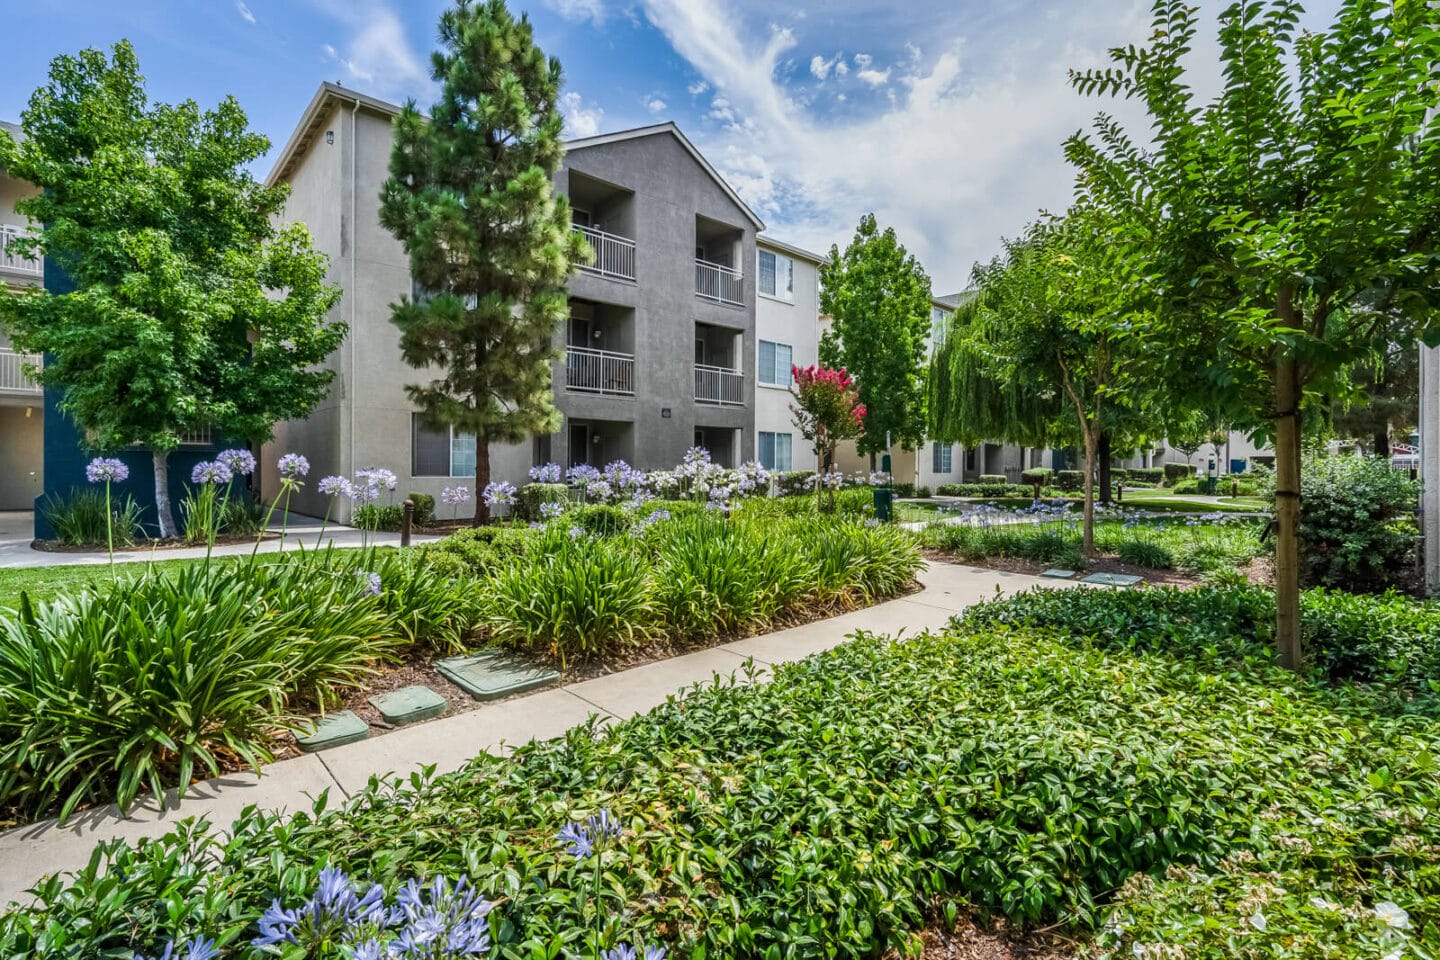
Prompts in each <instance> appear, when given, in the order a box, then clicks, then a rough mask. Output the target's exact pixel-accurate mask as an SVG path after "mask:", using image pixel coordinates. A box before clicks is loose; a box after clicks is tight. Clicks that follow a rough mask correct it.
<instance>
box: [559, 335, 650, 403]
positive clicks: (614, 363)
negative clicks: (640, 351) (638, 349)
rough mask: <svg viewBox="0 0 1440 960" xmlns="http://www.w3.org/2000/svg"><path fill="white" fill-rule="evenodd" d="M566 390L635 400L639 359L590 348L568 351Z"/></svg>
mask: <svg viewBox="0 0 1440 960" xmlns="http://www.w3.org/2000/svg"><path fill="white" fill-rule="evenodd" d="M565 389H567V390H574V391H577V392H579V393H599V394H604V395H606V396H611V397H633V396H635V355H634V354H630V353H616V352H615V351H613V350H595V349H593V348H590V347H566V348H565Z"/></svg>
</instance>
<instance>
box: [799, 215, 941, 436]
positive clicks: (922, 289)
mask: <svg viewBox="0 0 1440 960" xmlns="http://www.w3.org/2000/svg"><path fill="white" fill-rule="evenodd" d="M930 301H931V297H930V278H929V277H928V276H926V274H925V271H924V269H923V268H921V266H920V263H919V261H917V260H916V259H915V258H914V257H913V256H911V255H910V254H909V253H907V252H906V251H905V248H904V246H902V245H901V243H900V240H899V239H898V238H897V237H896V236H895V231H894V230H893V229H891V228H890V227H886V228H885V229H884V230H883V231H882V230H881V229H880V228H879V226H878V225H877V224H876V223H875V215H874V214H873V213H867V214H865V216H864V217H862V218H861V219H860V225H859V226H858V227H857V228H856V229H855V237H854V239H852V240H851V241H850V245H849V246H848V247H846V248H845V252H844V253H843V254H842V253H841V252H840V248H839V247H831V248H830V260H829V262H828V263H825V264H824V265H822V266H821V267H820V311H821V312H822V313H824V314H826V315H827V316H829V317H830V318H831V319H832V321H833V322H832V324H831V326H830V329H829V330H827V331H826V332H825V336H824V337H823V338H821V341H820V362H821V363H823V364H825V365H826V366H828V367H836V368H843V369H845V370H846V371H847V372H848V373H849V374H850V375H851V376H852V377H854V378H855V382H856V383H857V384H858V385H859V389H860V402H861V403H863V404H864V405H865V409H866V410H867V411H868V413H867V414H866V416H865V432H864V433H862V434H861V435H860V438H859V440H858V441H857V443H856V446H857V447H858V448H859V450H860V452H861V453H868V454H870V456H871V460H872V461H873V460H874V457H875V454H876V453H878V452H879V451H882V450H884V449H885V448H886V438H887V436H888V437H889V439H890V441H891V442H893V443H899V444H900V445H901V446H902V447H904V448H905V449H906V450H913V449H915V447H916V446H918V445H919V444H920V443H923V442H924V440H925V393H926V391H925V337H926V334H928V333H929V331H930V306H931V303H930Z"/></svg>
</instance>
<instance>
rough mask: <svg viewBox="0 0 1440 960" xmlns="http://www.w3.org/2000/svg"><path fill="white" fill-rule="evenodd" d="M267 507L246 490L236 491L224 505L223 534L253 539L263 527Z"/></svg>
mask: <svg viewBox="0 0 1440 960" xmlns="http://www.w3.org/2000/svg"><path fill="white" fill-rule="evenodd" d="M268 511H269V507H268V506H267V505H266V504H265V503H263V502H262V501H261V500H260V498H258V497H256V496H253V495H252V494H251V493H250V491H248V490H237V491H235V492H234V493H232V494H231V495H230V500H229V502H228V503H227V504H226V505H225V521H224V524H225V532H226V533H228V534H230V535H231V536H233V537H254V536H258V535H259V534H260V531H261V530H262V529H264V527H265V515H266V513H267V512H268Z"/></svg>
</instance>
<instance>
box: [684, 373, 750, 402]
mask: <svg viewBox="0 0 1440 960" xmlns="http://www.w3.org/2000/svg"><path fill="white" fill-rule="evenodd" d="M695 402H696V403H713V404H718V405H720V406H722V407H740V406H744V405H745V374H744V373H743V372H741V371H739V370H732V369H731V368H729V367H712V366H710V365H709V364H704V363H697V364H695Z"/></svg>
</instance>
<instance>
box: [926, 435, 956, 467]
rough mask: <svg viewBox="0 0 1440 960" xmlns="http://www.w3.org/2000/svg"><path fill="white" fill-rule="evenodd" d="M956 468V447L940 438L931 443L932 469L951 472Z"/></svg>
mask: <svg viewBox="0 0 1440 960" xmlns="http://www.w3.org/2000/svg"><path fill="white" fill-rule="evenodd" d="M954 469H955V448H954V447H952V446H951V445H950V444H948V443H940V442H939V441H938V440H937V441H935V442H934V443H932V444H930V470H931V472H933V473H950V472H952V471H953V470H954Z"/></svg>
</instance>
